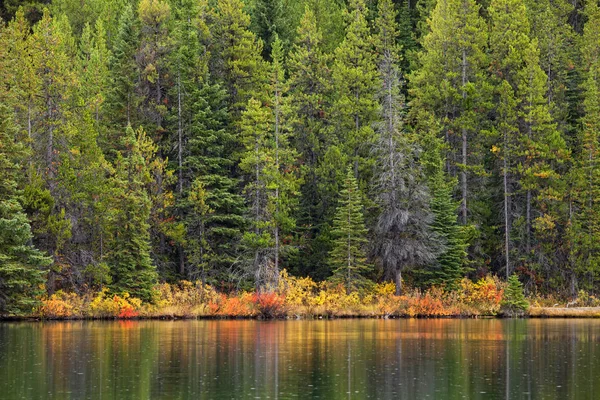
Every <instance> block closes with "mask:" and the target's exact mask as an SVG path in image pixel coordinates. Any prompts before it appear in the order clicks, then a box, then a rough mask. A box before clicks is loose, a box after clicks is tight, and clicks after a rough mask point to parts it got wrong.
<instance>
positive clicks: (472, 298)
mask: <svg viewBox="0 0 600 400" xmlns="http://www.w3.org/2000/svg"><path fill="white" fill-rule="evenodd" d="M505 286H506V284H505V283H503V282H501V281H500V280H499V279H498V278H497V277H492V276H490V275H487V276H485V277H484V278H481V279H479V280H478V281H477V282H473V281H471V280H469V279H467V278H464V279H463V280H462V281H461V282H460V297H459V299H458V300H459V301H460V302H462V303H463V304H466V305H468V306H471V307H473V308H474V309H475V310H477V312H478V314H479V315H496V314H498V312H499V311H500V304H501V302H502V297H503V294H504V288H505Z"/></svg>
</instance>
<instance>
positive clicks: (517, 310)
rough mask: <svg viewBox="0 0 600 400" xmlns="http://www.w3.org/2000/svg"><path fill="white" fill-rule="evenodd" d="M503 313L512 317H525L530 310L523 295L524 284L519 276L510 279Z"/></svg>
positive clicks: (502, 303) (505, 294)
mask: <svg viewBox="0 0 600 400" xmlns="http://www.w3.org/2000/svg"><path fill="white" fill-rule="evenodd" d="M500 305H501V307H502V313H503V314H505V315H509V316H511V317H515V316H519V315H523V313H525V312H526V311H527V309H528V308H529V303H528V302H527V300H525V296H524V295H523V284H522V283H521V281H519V278H518V277H517V275H515V274H512V275H511V276H510V278H508V286H507V287H506V289H504V295H503V297H502V302H501V303H500Z"/></svg>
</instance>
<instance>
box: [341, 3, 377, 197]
mask: <svg viewBox="0 0 600 400" xmlns="http://www.w3.org/2000/svg"><path fill="white" fill-rule="evenodd" d="M366 13H367V10H366V6H365V3H364V1H363V0H352V1H351V2H350V6H349V10H348V12H347V13H346V20H347V23H348V25H347V26H346V36H345V38H344V41H343V42H342V43H341V44H340V46H339V47H338V48H337V49H336V51H335V61H334V64H333V67H332V78H333V83H334V87H335V88H336V90H335V97H334V98H335V103H334V114H333V124H334V126H335V129H336V135H337V138H338V142H339V144H340V146H341V147H342V148H343V151H344V153H345V154H346V156H347V157H348V159H349V161H350V162H351V163H352V166H353V169H354V176H355V177H356V178H357V179H358V180H359V186H360V187H361V189H363V190H365V189H366V187H367V186H368V182H369V181H370V179H371V176H372V173H371V172H372V169H373V165H374V160H373V157H372V156H371V151H370V149H371V147H372V146H373V144H374V142H375V133H374V131H373V123H374V122H375V120H376V119H377V102H376V101H375V98H374V94H375V90H376V87H377V85H378V81H377V78H378V76H377V70H376V64H375V55H374V52H373V44H372V43H373V38H372V36H371V34H370V32H369V26H368V23H367V15H366Z"/></svg>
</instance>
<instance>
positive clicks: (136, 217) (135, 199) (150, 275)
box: [105, 127, 157, 301]
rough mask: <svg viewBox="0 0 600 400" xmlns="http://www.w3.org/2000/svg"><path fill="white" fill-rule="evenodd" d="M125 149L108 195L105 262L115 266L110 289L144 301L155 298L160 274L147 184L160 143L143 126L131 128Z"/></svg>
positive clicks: (125, 137) (119, 157)
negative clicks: (153, 252) (153, 257)
mask: <svg viewBox="0 0 600 400" xmlns="http://www.w3.org/2000/svg"><path fill="white" fill-rule="evenodd" d="M122 145H123V147H124V148H125V149H126V150H125V151H123V152H121V153H119V155H118V156H117V159H116V161H115V173H114V175H113V176H112V177H111V187H112V193H111V195H110V196H109V198H108V200H107V201H108V202H109V207H108V217H107V227H106V229H107V237H109V238H110V239H109V240H108V243H107V247H108V249H109V251H108V252H107V254H106V257H105V262H106V263H107V264H108V265H109V266H110V268H111V277H112V283H111V285H110V288H111V290H112V291H114V292H115V293H121V292H127V293H130V294H132V295H135V296H136V297H139V298H140V299H142V300H144V301H150V300H151V299H152V287H153V285H154V284H155V283H156V279H157V275H156V268H155V267H154V265H153V263H152V260H151V258H150V224H149V219H150V211H151V206H152V202H151V199H150V197H149V193H148V189H147V185H148V184H150V183H151V182H152V173H153V171H152V169H153V163H154V162H155V161H154V160H155V159H154V157H155V153H156V145H155V144H153V142H152V140H151V139H150V138H148V137H147V136H146V133H145V132H144V130H143V129H138V131H137V132H134V130H133V129H132V128H131V127H127V131H126V135H125V136H124V137H123V144H122Z"/></svg>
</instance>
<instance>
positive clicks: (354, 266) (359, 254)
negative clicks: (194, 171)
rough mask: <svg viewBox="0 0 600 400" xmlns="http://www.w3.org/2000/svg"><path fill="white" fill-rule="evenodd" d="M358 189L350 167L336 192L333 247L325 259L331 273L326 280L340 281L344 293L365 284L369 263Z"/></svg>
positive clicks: (370, 268)
mask: <svg viewBox="0 0 600 400" xmlns="http://www.w3.org/2000/svg"><path fill="white" fill-rule="evenodd" d="M361 197H362V195H361V192H360V190H359V188H358V182H357V181H356V178H354V172H353V170H352V168H351V167H349V168H348V172H347V173H346V179H345V180H344V184H343V186H342V190H341V191H340V196H339V200H338V207H337V209H336V212H335V217H334V219H333V229H332V231H331V235H332V237H333V248H332V249H331V252H330V253H329V262H330V264H331V269H332V271H333V275H332V276H331V278H330V280H331V281H332V282H335V283H342V284H343V285H344V287H345V288H346V291H347V292H351V291H354V290H358V289H360V288H363V287H365V285H367V284H368V280H367V278H366V277H365V275H367V274H368V273H369V272H370V271H371V270H372V266H371V265H370V264H369V263H368V262H367V256H366V245H367V228H365V222H364V216H363V210H362V209H363V206H362V200H361Z"/></svg>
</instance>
